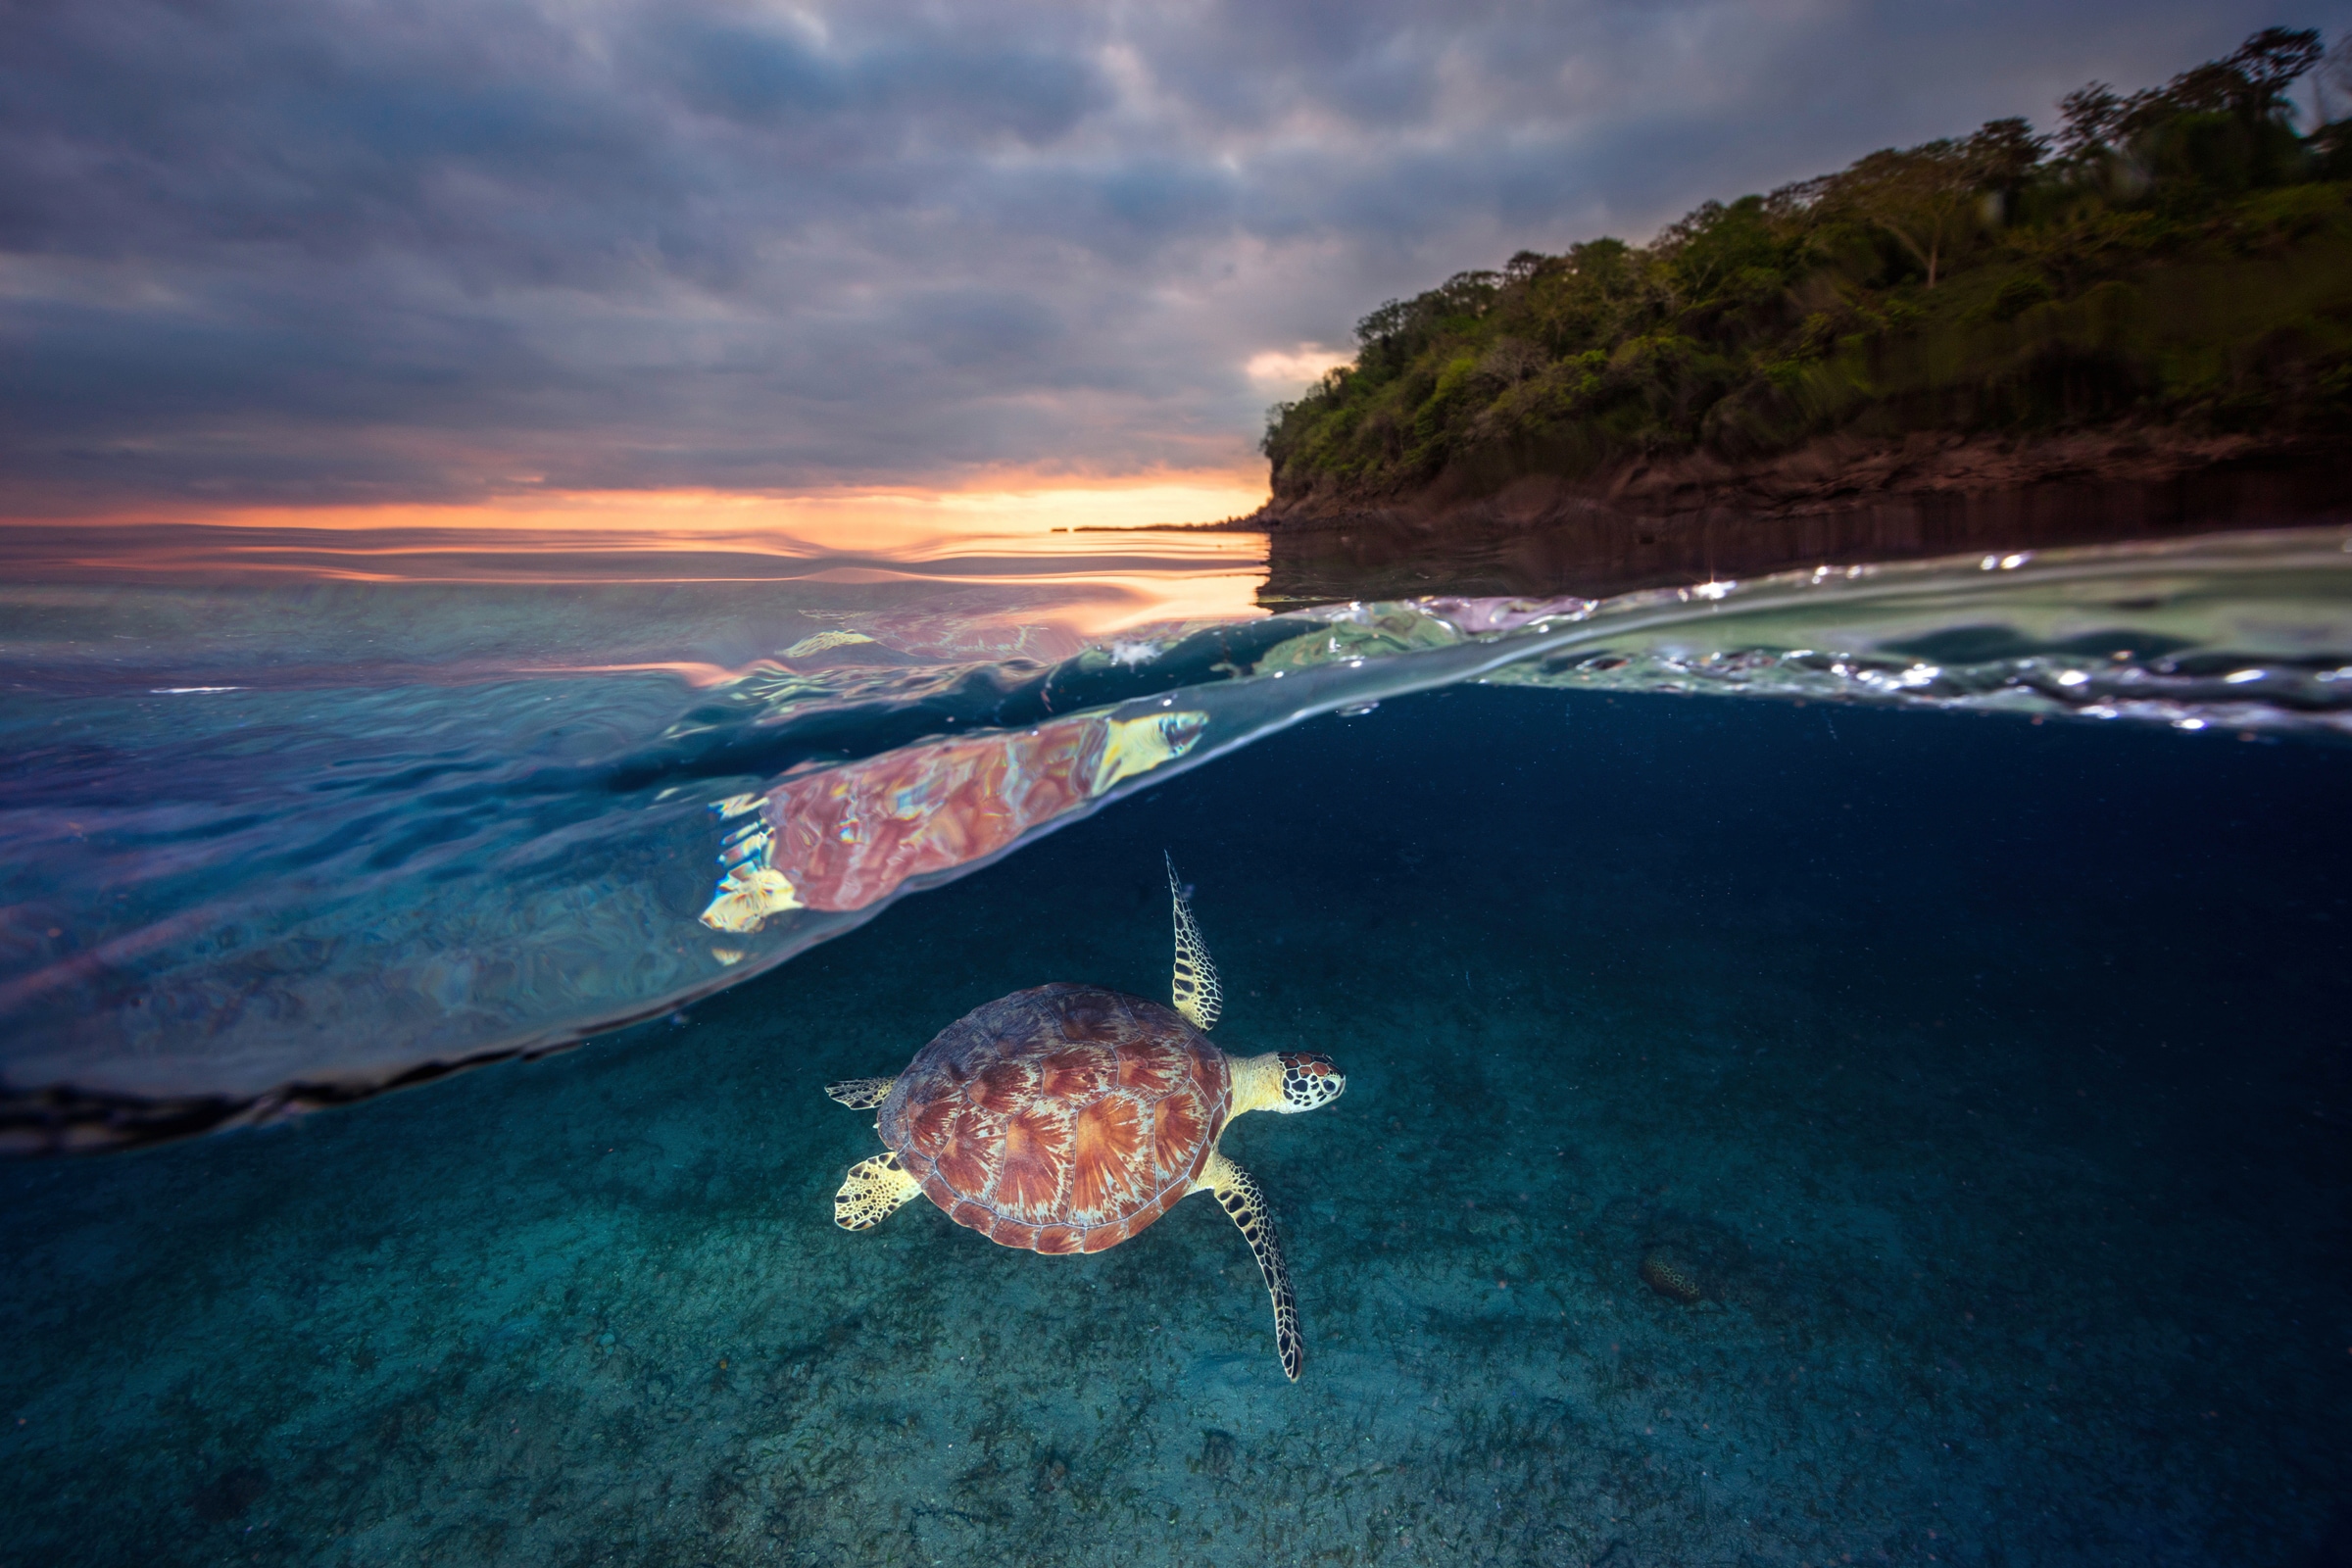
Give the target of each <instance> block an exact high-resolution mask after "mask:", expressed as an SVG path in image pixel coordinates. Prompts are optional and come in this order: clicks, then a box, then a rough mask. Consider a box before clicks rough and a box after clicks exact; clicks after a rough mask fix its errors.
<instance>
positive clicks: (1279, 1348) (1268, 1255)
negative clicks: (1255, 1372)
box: [1201, 1153, 1306, 1383]
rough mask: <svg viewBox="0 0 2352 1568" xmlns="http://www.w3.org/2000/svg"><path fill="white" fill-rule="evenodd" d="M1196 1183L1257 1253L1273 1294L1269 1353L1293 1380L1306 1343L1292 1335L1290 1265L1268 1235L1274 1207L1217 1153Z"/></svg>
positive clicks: (1294, 1307)
mask: <svg viewBox="0 0 2352 1568" xmlns="http://www.w3.org/2000/svg"><path fill="white" fill-rule="evenodd" d="M1201 1186H1203V1187H1205V1188H1207V1189H1208V1190H1209V1191H1210V1192H1212V1193H1214V1194H1216V1195H1217V1201H1218V1202H1219V1203H1220V1204H1222V1205H1223V1206H1224V1209H1225V1212H1226V1213H1228V1214H1231V1215H1232V1216H1233V1222H1234V1223H1235V1224H1236V1225H1239V1226H1240V1227H1241V1228H1242V1239H1243V1240H1244V1241H1247V1242H1248V1243H1249V1244H1250V1251H1251V1252H1252V1253H1254V1254H1255V1255H1256V1257H1257V1266H1258V1268H1259V1270H1260V1271H1262V1272H1263V1273H1264V1274H1265V1276H1266V1294H1267V1295H1269V1296H1271V1297H1273V1298H1274V1353H1275V1354H1277V1355H1279V1356H1281V1357H1282V1370H1283V1372H1284V1374H1285V1375H1287V1376H1288V1377H1289V1378H1290V1380H1291V1381H1292V1382H1293V1383H1296V1382H1298V1381H1299V1368H1300V1367H1302V1366H1304V1365H1306V1343H1305V1342H1304V1341H1303V1340H1301V1339H1299V1303H1298V1301H1297V1300H1296V1299H1294V1298H1293V1297H1292V1295H1291V1265H1290V1261H1289V1259H1287V1258H1285V1257H1284V1256H1283V1255H1282V1238H1281V1237H1279V1236H1277V1235H1275V1234H1274V1211H1273V1210H1272V1209H1271V1208H1269V1207H1267V1206H1266V1195H1265V1194H1264V1193H1262V1192H1260V1191H1258V1186H1257V1183H1255V1182H1253V1181H1251V1180H1250V1173H1249V1172H1248V1171H1246V1170H1244V1169H1242V1167H1241V1166H1239V1165H1236V1164H1235V1163H1234V1162H1233V1161H1232V1160H1230V1159H1227V1158H1226V1157H1225V1156H1224V1155H1223V1154H1222V1153H1218V1154H1213V1155H1211V1156H1210V1157H1209V1161H1208V1165H1207V1168H1205V1169H1204V1170H1202V1171H1201Z"/></svg>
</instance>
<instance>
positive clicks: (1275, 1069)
mask: <svg viewBox="0 0 2352 1568" xmlns="http://www.w3.org/2000/svg"><path fill="white" fill-rule="evenodd" d="M1225 1060H1226V1062H1227V1063H1228V1064H1229V1070H1230V1071H1231V1072H1232V1074H1233V1108H1232V1109H1231V1110H1229V1111H1227V1112H1226V1113H1225V1119H1226V1120H1227V1121H1231V1120H1232V1119H1233V1118H1234V1117H1236V1116H1239V1115H1240V1114H1241V1113H1242V1112H1244V1111H1246V1110H1281V1109H1282V1108H1284V1103H1283V1098H1282V1057H1281V1056H1280V1055H1278V1054H1275V1053H1273V1052H1271V1051H1269V1052H1267V1053H1266V1054H1264V1055H1262V1056H1227V1057H1226V1058H1225Z"/></svg>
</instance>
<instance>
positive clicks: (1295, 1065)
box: [1266, 1051, 1348, 1113]
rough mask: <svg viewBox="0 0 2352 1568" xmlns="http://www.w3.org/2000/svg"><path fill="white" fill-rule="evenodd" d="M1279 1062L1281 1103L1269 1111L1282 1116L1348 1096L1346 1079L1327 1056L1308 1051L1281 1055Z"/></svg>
mask: <svg viewBox="0 0 2352 1568" xmlns="http://www.w3.org/2000/svg"><path fill="white" fill-rule="evenodd" d="M1278 1059H1279V1060H1280V1061H1281V1062H1282V1100H1281V1102H1280V1103H1277V1104H1273V1105H1269V1106H1267V1107H1266V1108H1267V1109H1269V1110H1279V1111H1283V1112H1285V1113H1288V1112H1291V1111H1299V1110H1312V1109H1314V1108H1315V1107H1316V1106H1317V1105H1328V1104H1330V1103H1332V1102H1333V1101H1335V1100H1337V1099H1339V1098H1340V1097H1341V1096H1342V1095H1344V1094H1346V1093H1347V1092H1348V1075H1347V1074H1346V1073H1343V1072H1342V1071H1340V1069H1339V1068H1337V1067H1335V1066H1333V1065H1332V1064H1331V1058H1330V1057H1329V1056H1325V1055H1321V1054H1317V1053H1315V1052H1312V1051H1285V1052H1282V1053H1281V1054H1280V1055H1279V1057H1278Z"/></svg>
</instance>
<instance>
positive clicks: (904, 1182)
mask: <svg viewBox="0 0 2352 1568" xmlns="http://www.w3.org/2000/svg"><path fill="white" fill-rule="evenodd" d="M921 1191H922V1188H921V1187H919V1186H917V1185H916V1184H915V1180H914V1178H913V1177H911V1176H909V1175H907V1171H906V1169H905V1167H903V1166H902V1165H900V1163H899V1156H898V1155H897V1154H896V1153H889V1154H876V1155H875V1156H874V1157H873V1158H871V1159H861V1160H859V1161H858V1163H857V1164H855V1165H852V1166H851V1167H850V1175H849V1179H848V1180H847V1181H845V1182H843V1183H842V1184H841V1191H840V1192H838V1193H835V1194H834V1195H833V1223H834V1224H836V1225H838V1226H840V1227H841V1228H842V1229H843V1230H845V1231H862V1230H871V1229H872V1228H873V1227H874V1226H876V1225H879V1224H881V1223H882V1222H883V1221H884V1220H886V1219H888V1218H890V1216H891V1215H892V1214H894V1213H896V1212H897V1211H898V1207H899V1205H900V1204H901V1203H904V1202H905V1201H907V1200H908V1199H909V1198H912V1197H913V1196H914V1195H915V1194H917V1193H919V1192H921Z"/></svg>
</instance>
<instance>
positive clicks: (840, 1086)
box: [825, 1078, 898, 1110]
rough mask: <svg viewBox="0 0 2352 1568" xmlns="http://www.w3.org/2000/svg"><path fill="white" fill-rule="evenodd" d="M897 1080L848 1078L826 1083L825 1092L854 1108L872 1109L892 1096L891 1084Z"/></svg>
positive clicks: (828, 1095) (831, 1097)
mask: <svg viewBox="0 0 2352 1568" xmlns="http://www.w3.org/2000/svg"><path fill="white" fill-rule="evenodd" d="M897 1082H898V1080H897V1079H896V1078H848V1079H844V1080H843V1081H842V1082H840V1083H837V1084H827V1085H825V1094H826V1096H827V1097H828V1098H830V1099H833V1100H838V1101H840V1102H841V1103H843V1104H845V1105H847V1106H849V1107H850V1108H851V1109H852V1110H871V1109H873V1108H874V1107H875V1106H876V1105H879V1104H880V1103H882V1102H884V1101H885V1100H888V1099H889V1098H890V1086H891V1085H892V1084H895V1083H897Z"/></svg>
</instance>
